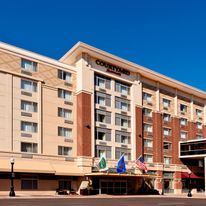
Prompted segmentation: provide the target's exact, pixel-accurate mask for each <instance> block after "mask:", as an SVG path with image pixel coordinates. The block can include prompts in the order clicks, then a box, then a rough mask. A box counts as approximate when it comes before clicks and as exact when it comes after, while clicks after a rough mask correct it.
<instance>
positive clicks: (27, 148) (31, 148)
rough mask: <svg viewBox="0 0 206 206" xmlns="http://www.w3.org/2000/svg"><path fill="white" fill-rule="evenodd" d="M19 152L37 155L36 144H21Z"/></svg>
mask: <svg viewBox="0 0 206 206" xmlns="http://www.w3.org/2000/svg"><path fill="white" fill-rule="evenodd" d="M21 152H28V153H37V143H28V142H21Z"/></svg>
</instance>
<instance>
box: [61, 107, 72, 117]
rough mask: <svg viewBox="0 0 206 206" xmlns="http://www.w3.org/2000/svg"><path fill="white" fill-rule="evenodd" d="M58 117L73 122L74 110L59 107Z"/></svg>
mask: <svg viewBox="0 0 206 206" xmlns="http://www.w3.org/2000/svg"><path fill="white" fill-rule="evenodd" d="M58 117H63V118H65V119H67V120H72V110H69V109H64V108H60V107H58Z"/></svg>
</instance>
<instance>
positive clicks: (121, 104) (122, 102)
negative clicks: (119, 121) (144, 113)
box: [115, 97, 130, 111]
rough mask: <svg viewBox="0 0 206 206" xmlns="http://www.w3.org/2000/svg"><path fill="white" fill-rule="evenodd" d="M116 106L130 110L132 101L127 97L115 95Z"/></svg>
mask: <svg viewBox="0 0 206 206" xmlns="http://www.w3.org/2000/svg"><path fill="white" fill-rule="evenodd" d="M115 108H117V109H121V110H123V111H130V101H129V100H127V99H122V98H119V97H115Z"/></svg>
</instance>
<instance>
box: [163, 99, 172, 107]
mask: <svg viewBox="0 0 206 206" xmlns="http://www.w3.org/2000/svg"><path fill="white" fill-rule="evenodd" d="M162 103H163V108H169V107H170V104H171V101H170V100H169V99H164V98H163V99H162Z"/></svg>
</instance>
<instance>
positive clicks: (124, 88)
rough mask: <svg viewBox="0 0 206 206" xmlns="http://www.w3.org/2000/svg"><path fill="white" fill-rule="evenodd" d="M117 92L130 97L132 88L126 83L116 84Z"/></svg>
mask: <svg viewBox="0 0 206 206" xmlns="http://www.w3.org/2000/svg"><path fill="white" fill-rule="evenodd" d="M115 91H117V92H120V93H121V94H123V95H129V93H130V87H129V85H126V84H124V83H120V82H117V81H116V82H115Z"/></svg>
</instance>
